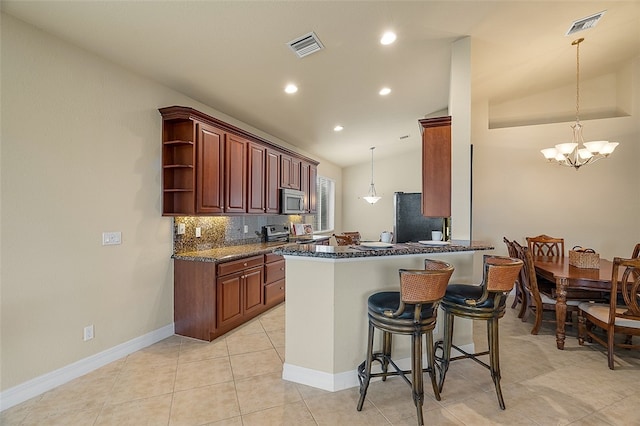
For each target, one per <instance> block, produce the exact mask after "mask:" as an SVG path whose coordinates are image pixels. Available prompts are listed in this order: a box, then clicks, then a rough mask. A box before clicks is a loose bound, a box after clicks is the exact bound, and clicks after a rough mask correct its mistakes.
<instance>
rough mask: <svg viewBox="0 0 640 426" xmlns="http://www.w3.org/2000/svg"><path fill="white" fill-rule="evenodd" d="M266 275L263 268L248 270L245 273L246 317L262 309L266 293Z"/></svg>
mask: <svg viewBox="0 0 640 426" xmlns="http://www.w3.org/2000/svg"><path fill="white" fill-rule="evenodd" d="M263 277H264V274H263V271H262V268H254V269H249V270H246V271H245V273H244V283H243V285H244V295H243V296H244V297H243V299H244V306H243V308H244V315H247V314H251V313H253V312H254V311H258V310H260V309H262V305H263V304H264V298H263V297H264V292H263V290H262V286H263V281H264V278H263Z"/></svg>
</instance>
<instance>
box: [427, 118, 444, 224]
mask: <svg viewBox="0 0 640 426" xmlns="http://www.w3.org/2000/svg"><path fill="white" fill-rule="evenodd" d="M419 122H420V125H421V126H422V215H423V216H427V217H450V216H451V117H437V118H428V119H423V120H419Z"/></svg>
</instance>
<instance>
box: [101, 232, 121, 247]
mask: <svg viewBox="0 0 640 426" xmlns="http://www.w3.org/2000/svg"><path fill="white" fill-rule="evenodd" d="M118 244H122V232H103V233H102V245H103V246H113V245H118Z"/></svg>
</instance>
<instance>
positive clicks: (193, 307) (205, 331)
mask: <svg viewBox="0 0 640 426" xmlns="http://www.w3.org/2000/svg"><path fill="white" fill-rule="evenodd" d="M173 320H174V325H175V332H176V334H179V335H181V336H189V337H193V338H194V339H200V340H207V341H211V340H213V338H214V337H215V336H216V264H215V263H211V262H193V261H190V260H177V259H176V260H174V262H173Z"/></svg>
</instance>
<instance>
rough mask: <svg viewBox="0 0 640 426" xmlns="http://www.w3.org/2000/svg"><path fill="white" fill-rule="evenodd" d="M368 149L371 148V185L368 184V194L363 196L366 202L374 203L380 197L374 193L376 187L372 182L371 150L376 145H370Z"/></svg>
mask: <svg viewBox="0 0 640 426" xmlns="http://www.w3.org/2000/svg"><path fill="white" fill-rule="evenodd" d="M370 149H371V185H369V194H367V196H366V197H363V198H364V200H365V201H366V202H367V203H369V204H375V203H377V202H378V200H379V199H380V198H382V197H378V195H377V194H376V187H375V185H374V184H373V150H374V149H376V147H375V146H372V147H371V148H370Z"/></svg>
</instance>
